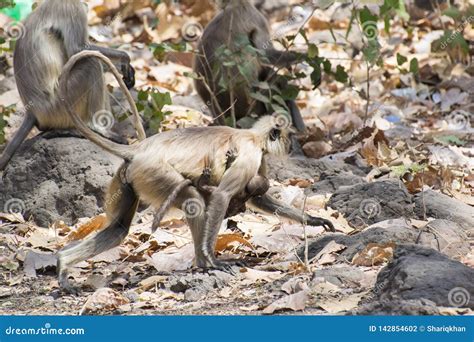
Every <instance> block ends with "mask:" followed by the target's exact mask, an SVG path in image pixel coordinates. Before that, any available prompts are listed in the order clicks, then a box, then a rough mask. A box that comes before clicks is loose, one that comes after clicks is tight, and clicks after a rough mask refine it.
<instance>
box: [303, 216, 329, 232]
mask: <svg viewBox="0 0 474 342" xmlns="http://www.w3.org/2000/svg"><path fill="white" fill-rule="evenodd" d="M306 223H307V224H308V225H310V226H321V227H323V228H324V230H326V231H327V232H335V231H336V229H334V225H333V224H332V223H331V221H329V220H326V219H323V218H321V217H314V216H310V215H308V217H307V218H306Z"/></svg>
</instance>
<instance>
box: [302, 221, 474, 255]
mask: <svg viewBox="0 0 474 342" xmlns="http://www.w3.org/2000/svg"><path fill="white" fill-rule="evenodd" d="M331 241H335V242H337V243H339V244H342V245H344V246H346V249H345V250H344V251H342V252H341V253H340V255H339V261H345V260H352V258H353V257H354V255H355V254H356V253H359V252H360V251H362V250H363V249H364V248H365V247H366V246H367V245H368V244H369V243H376V244H386V243H389V242H393V243H395V244H396V245H403V244H415V243H417V244H420V245H421V246H425V247H431V248H434V249H436V250H438V251H440V252H441V253H444V254H446V255H448V256H450V257H452V258H460V257H462V256H465V255H467V254H468V253H469V251H470V245H469V241H468V239H467V237H466V233H465V232H464V231H463V230H462V229H460V227H459V226H458V225H457V224H456V223H454V222H450V221H446V220H435V221H432V222H430V223H429V224H427V225H426V226H425V227H423V228H421V229H415V228H413V227H411V226H410V225H408V224H407V223H406V221H405V220H404V219H399V220H388V221H384V222H379V223H377V224H375V225H373V226H372V227H369V228H367V229H365V230H364V231H362V232H360V233H358V234H355V235H344V234H326V235H324V236H323V237H320V238H317V239H315V240H313V241H310V243H309V251H308V253H309V258H310V259H311V258H313V257H314V256H315V255H317V254H318V253H319V252H320V251H321V250H322V249H323V248H324V247H325V246H326V245H327V244H328V243H329V242H331ZM299 254H300V255H301V256H302V255H303V250H301V251H300V252H299Z"/></svg>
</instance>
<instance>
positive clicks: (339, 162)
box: [268, 153, 369, 181]
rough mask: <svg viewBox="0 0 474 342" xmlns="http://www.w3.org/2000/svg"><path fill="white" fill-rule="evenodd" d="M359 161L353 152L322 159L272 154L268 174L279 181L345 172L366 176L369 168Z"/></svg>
mask: <svg viewBox="0 0 474 342" xmlns="http://www.w3.org/2000/svg"><path fill="white" fill-rule="evenodd" d="M359 162H360V161H359V160H357V156H355V155H354V154H352V153H338V154H333V155H329V156H325V157H323V158H320V159H312V158H306V157H296V158H291V157H283V158H280V157H271V156H270V157H269V158H268V175H269V177H270V178H272V179H276V180H279V181H283V180H286V179H291V178H302V179H314V178H316V179H318V178H319V177H320V176H321V175H322V174H325V175H326V176H329V175H337V174H340V173H343V172H347V173H351V174H354V175H358V176H365V175H366V173H367V172H368V171H369V170H368V169H366V168H365V167H364V165H359ZM360 163H361V162H360Z"/></svg>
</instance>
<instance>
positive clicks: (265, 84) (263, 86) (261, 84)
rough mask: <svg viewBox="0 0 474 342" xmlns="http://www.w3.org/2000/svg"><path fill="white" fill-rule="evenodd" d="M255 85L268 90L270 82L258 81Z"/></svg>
mask: <svg viewBox="0 0 474 342" xmlns="http://www.w3.org/2000/svg"><path fill="white" fill-rule="evenodd" d="M257 87H258V88H260V89H263V90H270V84H268V82H258V83H257Z"/></svg>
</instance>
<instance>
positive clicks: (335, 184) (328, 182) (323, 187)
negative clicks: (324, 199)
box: [311, 172, 367, 195]
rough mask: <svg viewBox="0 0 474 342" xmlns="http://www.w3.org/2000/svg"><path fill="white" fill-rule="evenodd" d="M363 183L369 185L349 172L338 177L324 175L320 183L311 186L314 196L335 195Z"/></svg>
mask: <svg viewBox="0 0 474 342" xmlns="http://www.w3.org/2000/svg"><path fill="white" fill-rule="evenodd" d="M363 183H367V182H366V181H365V179H364V178H363V177H361V176H357V175H354V174H353V173H349V172H341V173H340V174H337V175H327V174H322V175H321V178H320V179H319V181H318V182H316V183H314V184H313V185H312V186H311V191H312V193H313V194H323V195H324V194H333V193H334V192H335V191H336V190H338V189H343V188H344V187H350V186H353V185H356V184H363Z"/></svg>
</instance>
